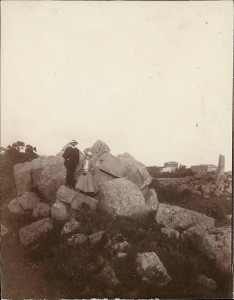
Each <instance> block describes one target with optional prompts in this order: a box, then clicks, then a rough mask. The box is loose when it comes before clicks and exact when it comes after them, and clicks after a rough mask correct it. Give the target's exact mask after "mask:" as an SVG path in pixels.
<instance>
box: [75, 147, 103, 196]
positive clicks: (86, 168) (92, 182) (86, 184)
mask: <svg viewBox="0 0 234 300" xmlns="http://www.w3.org/2000/svg"><path fill="white" fill-rule="evenodd" d="M92 156H93V155H92V153H91V152H90V151H88V152H87V153H85V160H84V161H83V172H82V173H81V175H80V176H79V178H78V181H77V183H76V187H75V189H76V190H78V191H79V192H81V193H84V194H87V195H90V196H91V195H94V194H96V192H97V184H98V183H97V182H96V181H97V179H96V176H95V171H96V168H95V167H94V166H93V163H92V161H91V158H92Z"/></svg>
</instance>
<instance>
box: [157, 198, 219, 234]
mask: <svg viewBox="0 0 234 300" xmlns="http://www.w3.org/2000/svg"><path fill="white" fill-rule="evenodd" d="M155 220H156V222H157V223H158V224H159V225H163V226H165V227H171V228H174V229H176V230H181V231H183V230H186V229H188V228H190V227H192V226H194V225H196V224H199V223H207V224H208V225H210V226H214V222H215V219H214V218H211V217H208V216H206V215H204V214H201V213H198V212H196V211H193V210H189V209H185V208H182V207H179V206H174V205H169V204H164V203H160V204H159V206H158V210H157V213H156V217H155Z"/></svg>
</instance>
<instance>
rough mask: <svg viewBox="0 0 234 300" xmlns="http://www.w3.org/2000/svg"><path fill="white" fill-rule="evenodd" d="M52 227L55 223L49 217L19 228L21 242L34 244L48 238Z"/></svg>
mask: <svg viewBox="0 0 234 300" xmlns="http://www.w3.org/2000/svg"><path fill="white" fill-rule="evenodd" d="M52 229H53V224H52V221H51V220H50V219H49V218H45V219H42V220H39V221H37V222H34V223H32V224H30V225H27V226H25V227H23V228H21V229H20V230H19V236H20V242H21V244H22V245H24V246H31V245H34V244H36V243H38V242H39V241H40V240H41V239H44V238H46V237H47V236H48V234H49V233H50V232H51V231H52Z"/></svg>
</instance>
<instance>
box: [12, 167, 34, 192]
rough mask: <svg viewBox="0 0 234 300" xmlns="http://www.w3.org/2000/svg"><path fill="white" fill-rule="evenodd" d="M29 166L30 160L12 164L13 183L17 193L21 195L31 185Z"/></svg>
mask: <svg viewBox="0 0 234 300" xmlns="http://www.w3.org/2000/svg"><path fill="white" fill-rule="evenodd" d="M30 168H31V163H30V162H26V163H20V164H16V165H15V166H14V177H15V185H16V190H17V194H18V195H23V194H24V193H26V192H28V191H30V190H31V188H32V187H33V182H32V177H31V174H30Z"/></svg>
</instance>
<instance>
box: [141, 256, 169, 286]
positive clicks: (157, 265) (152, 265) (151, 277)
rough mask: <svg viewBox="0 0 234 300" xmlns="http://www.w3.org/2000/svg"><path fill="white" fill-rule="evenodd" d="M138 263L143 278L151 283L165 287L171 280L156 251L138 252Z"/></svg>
mask: <svg viewBox="0 0 234 300" xmlns="http://www.w3.org/2000/svg"><path fill="white" fill-rule="evenodd" d="M136 265H137V272H138V274H139V275H140V276H141V278H142V280H143V281H145V282H147V283H148V284H150V285H153V286H158V287H163V286H166V285H167V284H168V283H169V282H170V281H171V277H170V276H169V275H168V273H167V270H166V268H165V267H164V265H163V264H162V262H161V260H160V258H159V257H158V256H157V254H156V253H155V252H144V253H138V255H137V259H136Z"/></svg>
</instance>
